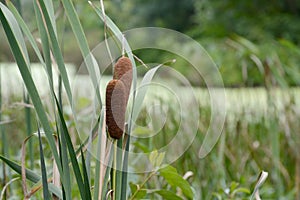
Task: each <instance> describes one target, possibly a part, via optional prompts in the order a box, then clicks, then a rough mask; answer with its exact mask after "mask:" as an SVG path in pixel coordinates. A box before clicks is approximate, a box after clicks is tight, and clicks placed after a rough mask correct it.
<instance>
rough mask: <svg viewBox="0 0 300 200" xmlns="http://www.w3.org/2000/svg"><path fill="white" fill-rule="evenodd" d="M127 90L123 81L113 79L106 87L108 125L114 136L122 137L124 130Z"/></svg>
mask: <svg viewBox="0 0 300 200" xmlns="http://www.w3.org/2000/svg"><path fill="white" fill-rule="evenodd" d="M125 95H126V90H125V86H124V84H123V82H122V81H120V80H111V81H110V82H109V83H108V85H107V87H106V125H107V128H108V133H109V135H110V136H111V137H112V138H115V139H120V138H121V137H122V134H123V132H124V124H125V112H126V104H125V103H126V99H125V97H126V96H125Z"/></svg>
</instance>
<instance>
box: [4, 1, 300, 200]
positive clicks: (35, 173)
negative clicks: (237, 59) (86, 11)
mask: <svg viewBox="0 0 300 200" xmlns="http://www.w3.org/2000/svg"><path fill="white" fill-rule="evenodd" d="M33 3H34V8H35V15H36V18H37V19H36V22H37V30H38V33H39V37H40V40H41V41H42V44H41V50H40V48H39V45H40V44H38V42H37V41H36V38H35V37H34V36H33V35H32V33H31V32H30V30H29V28H28V27H27V25H26V23H25V22H24V21H23V19H22V17H21V15H20V13H19V12H18V11H17V9H16V8H15V7H14V5H13V4H12V3H11V2H10V1H8V2H7V7H6V6H5V5H4V4H2V3H1V4H0V20H1V22H2V26H3V28H4V31H5V32H6V35H7V38H8V41H9V43H10V46H11V50H12V53H13V54H14V57H15V60H16V63H17V65H18V69H19V72H20V73H21V76H22V79H23V82H24V85H25V88H26V91H25V92H24V98H23V103H26V104H30V106H29V107H28V106H24V104H21V105H19V106H20V108H22V109H24V112H23V114H22V116H23V117H22V118H17V120H16V121H14V122H10V123H8V124H1V139H2V140H1V145H2V148H1V156H0V159H1V160H2V161H3V165H1V166H2V171H3V173H2V175H3V176H2V177H1V179H2V184H1V190H3V191H5V193H4V194H3V198H9V197H17V198H19V197H23V196H27V197H32V198H36V199H41V198H42V197H43V198H45V199H50V198H51V197H52V198H59V199H79V198H81V199H91V198H92V197H93V199H106V198H108V199H109V198H110V197H111V196H112V195H113V196H114V198H115V199H116V198H117V199H127V198H131V199H134V198H137V199H139V198H140V199H142V198H144V197H147V198H150V199H192V198H194V199H212V198H214V197H213V196H212V194H213V192H215V193H219V194H222V195H225V197H224V198H226V191H227V189H228V188H230V187H231V186H232V187H233V186H234V188H235V189H236V188H239V187H238V186H237V185H238V184H235V182H238V183H239V186H241V187H246V188H248V190H249V191H252V190H253V189H254V186H255V184H256V182H257V180H256V179H257V176H258V173H259V172H260V171H261V170H265V171H268V172H269V178H268V179H267V181H266V183H265V185H264V187H263V188H262V189H260V195H261V197H262V198H263V199H264V198H269V199H270V198H271V199H276V198H278V197H280V198H282V199H295V197H299V195H300V194H299V184H300V181H299V174H300V172H299V171H300V170H299V166H300V164H299V163H300V161H299V160H300V159H299V153H298V146H299V143H300V139H299V134H298V130H300V127H299V123H298V122H299V118H300V117H299V102H297V99H298V98H297V96H298V95H299V91H296V92H294V91H293V90H294V89H290V90H288V91H282V90H279V95H277V93H276V91H278V89H275V87H274V86H272V85H271V86H268V87H266V88H265V89H258V90H255V91H254V92H253V91H250V90H247V89H240V90H228V95H229V96H230V97H231V101H230V100H229V102H231V103H232V105H230V107H229V108H227V110H228V111H229V110H232V112H229V115H228V116H227V118H226V122H225V126H224V130H223V135H222V136H221V139H220V141H219V143H218V144H217V145H216V147H215V148H214V149H213V151H212V152H211V153H210V154H209V155H208V156H207V157H206V158H205V159H202V160H201V159H199V157H198V151H199V147H200V146H201V142H202V141H203V138H204V135H205V133H206V130H207V126H208V125H209V124H210V118H211V110H210V107H209V106H208V104H206V102H205V101H204V99H205V97H206V96H207V92H205V91H201V89H199V90H200V92H199V94H198V95H199V98H200V105H201V107H199V108H195V109H199V110H200V113H201V115H200V122H201V123H200V126H199V129H198V134H197V137H196V138H195V140H194V142H193V144H192V146H191V147H190V148H189V149H188V150H187V151H186V152H185V154H184V155H183V156H182V157H180V158H179V159H178V160H177V161H176V162H175V163H173V165H174V166H176V169H175V168H174V167H171V166H167V167H165V168H163V169H160V170H158V169H157V170H155V171H154V172H150V173H147V174H143V175H136V174H130V175H129V174H128V173H127V169H128V168H133V167H134V166H133V164H132V163H128V154H127V153H124V155H123V154H120V153H118V151H116V147H119V148H120V149H122V148H124V149H125V150H127V151H128V150H129V146H130V145H131V148H132V149H133V151H135V150H137V151H140V150H142V151H143V152H151V151H152V150H153V149H159V148H160V147H162V146H164V145H166V144H167V143H168V142H169V141H170V140H171V139H172V137H173V136H174V134H175V133H176V130H178V127H179V126H180V123H179V121H178V118H176V114H177V113H176V111H177V107H175V106H174V107H172V105H173V104H172V103H170V102H168V101H167V100H165V99H164V98H159V97H151V95H150V100H149V99H145V96H146V92H147V89H146V90H140V91H139V92H136V87H137V78H136V71H135V70H136V67H135V62H134V59H133V55H132V52H131V49H130V46H129V44H127V42H126V40H125V41H124V37H123V35H122V33H121V32H120V30H119V29H118V27H117V26H116V25H115V24H114V23H113V22H112V21H111V20H110V18H109V17H108V16H106V15H105V12H104V10H101V9H100V8H98V7H97V6H95V5H94V4H92V3H91V5H92V7H91V9H94V11H95V12H96V14H97V15H98V16H99V17H100V18H101V19H102V20H103V21H105V26H106V27H107V29H108V30H109V31H110V32H111V34H112V35H113V36H115V38H116V39H117V41H118V43H119V46H124V51H125V52H126V53H127V56H128V57H129V59H130V60H131V61H132V63H133V82H132V84H133V85H132V91H133V98H132V101H131V102H130V103H131V105H130V106H129V108H128V109H129V115H128V116H129V120H128V129H127V133H128V135H127V136H126V137H127V138H125V137H123V138H122V139H121V140H119V142H115V146H113V145H109V144H108V143H107V141H108V140H107V137H106V129H105V117H104V116H105V112H104V109H103V107H102V99H103V98H101V94H100V91H99V90H98V87H99V86H98V85H97V77H95V76H94V75H95V74H96V73H95V69H96V66H94V64H93V63H94V62H93V61H94V60H93V59H94V58H93V57H92V56H91V54H90V49H89V46H88V43H87V39H86V36H85V34H84V32H83V29H82V26H81V24H80V21H79V18H78V15H77V14H76V10H75V8H74V5H73V3H72V2H71V1H70V0H62V4H63V7H64V12H65V14H66V16H67V17H68V20H69V23H70V25H71V28H72V30H73V33H74V35H75V38H76V40H77V43H78V46H79V48H80V50H81V53H82V55H83V57H84V58H86V60H85V62H86V65H87V67H88V72H89V74H90V77H91V80H92V86H93V87H94V88H93V89H95V90H96V91H97V92H96V99H97V102H98V105H99V108H98V109H99V110H100V112H99V113H98V115H97V120H96V122H95V123H94V124H93V125H94V126H93V128H92V130H91V131H90V133H88V135H89V137H88V138H86V140H83V141H81V140H79V138H78V137H77V134H78V132H77V131H76V127H75V123H76V120H80V119H77V118H76V117H79V116H76V112H75V111H74V110H73V109H74V108H72V106H71V105H72V104H73V99H74V96H73V93H72V91H71V86H70V74H69V73H68V71H67V69H66V64H65V62H64V57H63V53H62V51H61V48H62V47H61V46H60V43H59V39H58V31H57V25H56V19H55V13H54V8H53V5H52V2H51V1H47V2H44V1H41V0H37V1H34V2H33ZM8 8H9V9H8ZM23 36H26V38H27V40H28V43H29V44H30V45H31V46H32V48H33V50H34V52H35V53H36V56H37V57H38V59H39V61H40V65H41V66H42V67H43V70H44V71H45V72H46V74H47V80H45V81H48V86H49V91H50V92H49V96H48V98H49V99H50V100H49V101H48V103H47V104H49V105H47V106H46V105H45V101H44V99H43V98H42V97H41V94H40V92H39V90H38V89H37V88H38V85H37V83H36V82H35V80H34V78H33V75H32V74H31V71H30V66H31V64H30V60H29V56H28V53H27V49H26V45H25V40H24V37H23ZM121 50H122V49H120V51H121ZM53 66H57V68H58V71H59V76H60V78H59V79H58V80H56V79H54V73H55V72H54V70H53ZM159 67H160V66H157V67H155V68H151V69H150V70H148V72H147V73H146V75H145V76H144V77H143V79H142V80H141V83H140V86H143V85H147V84H148V83H150V82H151V80H152V78H153V76H154V75H155V73H156V71H157V70H158V68H159ZM275 78H276V77H275ZM278 79H279V80H278V82H280V83H281V85H282V86H284V85H287V84H284V82H283V81H284V80H282V78H280V77H279V78H278ZM56 81H58V85H59V87H58V89H57V87H56ZM1 83H2V82H1ZM2 87H3V85H1V88H2ZM100 87H101V86H100ZM284 89H285V90H287V88H284ZM295 90H297V89H295ZM289 91H292V92H289ZM150 93H151V91H150ZM0 94H2V93H1V92H0ZM278 96H279V97H280V98H278ZM2 99H3V97H1V98H0V101H1V102H0V106H1V113H0V121H1V122H2V121H3V120H5V119H4V116H3V115H4V114H6V115H7V116H10V115H13V114H16V113H9V112H10V111H11V108H5V109H6V110H4V106H3V103H2ZM151 99H155V100H156V101H159V104H160V106H164V105H167V107H169V110H168V112H169V116H171V117H170V118H167V121H166V123H165V126H163V128H162V129H160V130H159V132H158V133H157V134H159V135H162V136H163V139H161V138H159V137H153V138H152V137H151V139H141V140H136V139H134V138H131V137H130V134H131V132H132V131H133V124H132V121H133V122H135V121H136V120H137V123H138V124H141V125H144V126H145V129H144V130H141V129H140V130H138V129H137V130H134V131H136V132H138V131H141V132H142V133H141V134H147V133H152V132H154V131H156V130H157V129H156V128H155V126H157V122H155V120H152V121H151V120H149V116H152V117H155V112H153V113H152V115H149V113H148V110H147V108H144V107H143V102H146V104H147V105H149V104H151ZM282 99H285V100H282ZM144 100H145V101H144ZM18 101H21V99H18ZM208 102H209V100H208ZM278 102H279V103H278ZM68 108H71V109H68ZM234 108H235V109H234ZM162 110H163V109H162ZM16 112H18V110H17V111H16ZM140 112H141V114H139V113H140ZM149 122H152V123H153V124H151V123H150V124H149ZM33 124H38V125H33ZM12 126H13V127H14V128H11V127H12ZM212 126H214V125H213V124H212ZM6 127H8V128H6ZM15 127H17V128H15ZM38 127H42V128H41V129H39V128H38ZM8 130H13V131H12V132H18V134H16V133H13V134H11V133H10V131H8ZM145 130H146V131H145ZM19 133H20V134H19ZM22 133H23V134H22ZM34 133H37V134H34ZM135 134H137V133H135ZM16 135H17V136H18V137H12V136H16ZM97 135H98V137H97ZM26 137H31V138H30V139H29V141H28V144H27V145H26V147H27V146H28V151H26V155H28V156H29V157H28V156H26V157H25V158H24V159H25V161H24V162H23V163H20V162H18V160H20V155H19V154H22V153H24V151H23V152H22V151H21V150H19V149H17V148H13V149H12V148H10V145H14V144H16V143H17V142H19V144H21V143H22V142H23V141H24V140H25V138H26ZM125 139H126V140H125ZM93 141H96V142H95V143H96V145H97V159H95V158H94V157H92V156H91V155H89V153H88V151H87V149H88V148H89V145H91V143H92V142H93ZM123 142H124V144H123ZM37 148H39V149H40V150H39V153H38V152H35V151H34V149H37ZM24 149H26V148H24ZM150 157H151V159H150V158H149V160H152V164H153V165H155V164H158V163H159V162H160V160H161V158H162V157H163V155H162V154H159V153H158V152H156V153H153V154H151V156H150ZM99 159H100V160H105V162H106V163H108V164H109V165H108V167H107V166H106V165H104V164H103V163H101V162H99ZM113 159H114V162H113ZM16 161H17V162H16ZM112 163H114V164H115V165H118V166H121V168H122V169H123V172H121V171H120V170H115V171H113V170H112V169H111V167H110V166H112ZM7 166H9V167H10V168H11V169H13V170H14V171H15V172H16V173H13V174H12V173H11V170H10V168H8V167H7ZM22 169H23V177H22V178H20V179H16V178H15V177H17V178H18V177H20V174H22ZM187 172H192V174H193V175H189V176H187V177H186V178H183V177H184V176H183V175H184V174H185V173H187ZM11 174H12V175H11ZM170 174H171V175H170ZM189 174H191V173H189ZM111 175H112V176H111ZM53 177H56V178H57V179H60V183H59V184H57V182H55V181H53V179H56V178H53ZM112 177H113V178H112ZM174 178H176V179H175V180H178V182H177V183H176V184H177V185H176V184H175V183H174V181H173V180H174ZM112 180H114V181H112ZM22 182H23V185H22ZM7 184H8V185H7ZM25 185H26V186H27V188H28V192H26V194H25V195H22V192H24V191H22V189H20V188H22V186H23V187H24V186H25ZM6 186H8V188H7V187H6ZM191 186H192V187H191ZM5 188H6V189H5ZM112 188H114V190H115V191H112V190H111V189H112ZM224 192H225V193H224ZM236 195H237V196H236V197H237V198H241V199H245V198H249V197H250V194H248V193H246V192H242V191H241V193H237V194H236Z"/></svg>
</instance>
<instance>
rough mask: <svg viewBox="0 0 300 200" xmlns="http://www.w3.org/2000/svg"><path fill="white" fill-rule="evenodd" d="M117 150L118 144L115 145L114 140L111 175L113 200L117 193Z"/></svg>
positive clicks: (115, 141)
mask: <svg viewBox="0 0 300 200" xmlns="http://www.w3.org/2000/svg"><path fill="white" fill-rule="evenodd" d="M117 150H118V145H117V140H114V160H113V164H114V167H113V177H112V181H113V183H112V185H113V200H116V194H117V182H116V180H117Z"/></svg>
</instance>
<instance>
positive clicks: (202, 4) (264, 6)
mask: <svg viewBox="0 0 300 200" xmlns="http://www.w3.org/2000/svg"><path fill="white" fill-rule="evenodd" d="M15 3H16V5H19V9H20V10H21V12H22V14H23V16H24V18H25V19H26V22H27V23H28V24H29V25H31V30H32V31H33V32H35V31H36V22H35V18H34V17H33V16H31V14H32V13H33V7H32V4H31V3H30V1H28V0H24V1H15ZM94 3H95V4H99V2H98V1H95V2H94ZM104 3H105V8H106V12H107V14H108V15H109V16H110V17H111V18H112V19H113V20H114V22H115V23H116V24H117V26H118V27H119V28H120V29H121V30H123V31H125V30H129V29H132V28H137V27H145V26H159V27H165V28H170V29H174V30H177V31H180V32H182V33H184V34H187V35H188V36H190V37H192V38H193V39H195V40H197V41H198V42H199V43H200V44H201V45H203V46H204V47H205V49H206V50H207V51H208V53H209V54H210V55H211V56H212V58H213V60H214V61H215V62H216V64H217V65H218V67H219V69H220V72H221V74H222V76H223V80H224V83H225V86H229V87H239V86H262V85H264V82H265V77H264V72H265V71H271V72H272V74H274V75H276V76H277V78H279V79H280V78H282V79H284V80H285V82H286V83H287V84H288V85H290V86H296V85H299V84H300V79H299V78H298V77H299V73H300V72H299V66H298V63H299V62H300V50H299V46H298V45H299V43H300V34H299V33H300V25H299V21H300V2H299V1H297V0H272V1H263V2H262V1H258V0H253V1H235V0H227V1H222V0H215V1H209V0H198V1H196V0H181V1H176V0H166V1H159V0H148V1H144V0H110V1H104ZM54 4H55V7H58V8H59V7H60V6H61V5H60V3H59V2H58V1H54ZM75 7H76V9H77V11H78V14H79V16H80V20H81V22H82V24H83V27H84V30H85V33H86V34H87V38H88V42H89V44H90V47H91V48H93V47H95V46H96V45H97V44H98V43H99V42H101V41H103V38H104V37H103V29H102V27H103V24H102V23H101V22H100V21H99V19H98V17H97V15H96V14H95V13H94V12H91V8H90V6H89V4H88V3H87V2H86V1H80V0H75ZM62 11H63V9H62V8H61V9H60V11H59V9H58V11H57V16H58V17H57V19H58V20H57V21H58V26H59V29H60V32H59V33H63V34H60V36H61V40H62V41H63V49H64V55H65V59H66V62H71V63H74V64H75V65H76V66H77V67H79V65H80V64H81V63H82V56H81V55H80V52H79V48H78V47H77V44H76V43H75V42H74V36H73V34H72V32H71V28H70V25H69V24H68V21H67V20H66V19H65V17H64V15H63V12H62ZM0 31H1V34H0V39H1V48H0V62H8V61H13V58H12V55H11V53H10V50H9V46H8V44H7V42H6V39H5V37H4V34H3V30H2V29H0ZM136 54H137V55H138V56H139V57H140V58H141V59H142V60H144V61H145V63H146V62H147V61H148V60H151V61H152V60H153V57H155V58H156V59H157V62H164V61H165V60H166V57H167V58H169V57H170V56H169V55H168V54H167V53H162V52H156V51H153V52H151V53H149V52H145V51H144V53H143V51H140V52H136ZM31 57H32V60H33V61H34V60H36V58H35V57H34V54H33V53H32V51H31ZM168 60H169V59H168ZM174 67H175V68H176V69H178V70H179V71H180V72H182V73H183V74H185V75H188V74H189V73H188V72H187V71H186V70H187V69H186V67H185V66H184V64H182V63H181V62H180V61H179V62H177V64H175V66H174ZM269 68H270V69H269ZM188 78H189V77H188ZM277 82H278V81H277ZM279 82H280V81H279ZM281 82H282V81H281ZM194 84H196V85H199V84H200V83H199V82H197V81H196V82H195V83H194ZM274 84H279V83H274Z"/></svg>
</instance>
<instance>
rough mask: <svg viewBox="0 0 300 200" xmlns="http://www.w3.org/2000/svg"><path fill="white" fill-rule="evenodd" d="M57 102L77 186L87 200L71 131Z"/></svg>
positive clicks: (82, 196)
mask: <svg viewBox="0 0 300 200" xmlns="http://www.w3.org/2000/svg"><path fill="white" fill-rule="evenodd" d="M55 102H56V105H57V110H58V115H59V121H60V124H61V127H62V133H61V134H64V137H65V139H66V144H67V148H68V151H69V155H70V159H71V164H72V166H73V170H74V174H75V178H76V181H77V185H78V188H79V192H80V196H81V198H82V199H86V198H87V197H88V196H87V194H86V191H85V185H84V182H83V179H82V175H81V172H80V168H79V164H78V161H77V156H76V152H75V150H74V147H73V144H72V141H71V137H70V135H69V131H68V129H67V125H66V122H65V120H64V117H63V114H62V111H61V108H60V106H59V102H58V100H57V98H56V97H55Z"/></svg>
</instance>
